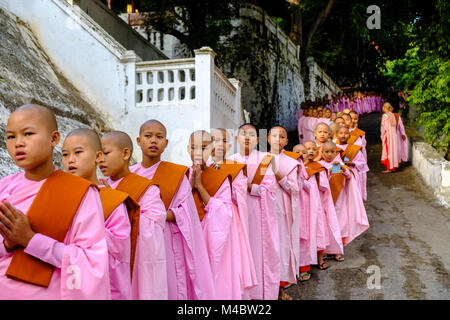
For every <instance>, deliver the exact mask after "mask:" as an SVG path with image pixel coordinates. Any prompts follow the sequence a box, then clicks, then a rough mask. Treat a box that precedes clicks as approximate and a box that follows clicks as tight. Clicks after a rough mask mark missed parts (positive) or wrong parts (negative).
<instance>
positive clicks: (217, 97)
mask: <svg viewBox="0 0 450 320" xmlns="http://www.w3.org/2000/svg"><path fill="white" fill-rule="evenodd" d="M212 87H213V96H214V105H215V106H216V107H217V108H218V109H219V110H222V111H223V112H224V113H225V114H227V115H228V116H229V117H230V118H231V119H234V117H235V113H236V109H235V105H234V104H235V95H236V88H235V87H234V85H233V84H232V83H231V82H230V81H229V80H228V78H227V77H226V76H225V75H224V74H223V73H222V71H220V70H219V68H217V67H215V68H214V82H213V86H212Z"/></svg>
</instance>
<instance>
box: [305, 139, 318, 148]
mask: <svg viewBox="0 0 450 320" xmlns="http://www.w3.org/2000/svg"><path fill="white" fill-rule="evenodd" d="M308 144H313V145H315V146H317V144H316V143H315V142H314V141H312V140H308V141H306V142H303V145H304V146H305V147H308V146H307V145H308Z"/></svg>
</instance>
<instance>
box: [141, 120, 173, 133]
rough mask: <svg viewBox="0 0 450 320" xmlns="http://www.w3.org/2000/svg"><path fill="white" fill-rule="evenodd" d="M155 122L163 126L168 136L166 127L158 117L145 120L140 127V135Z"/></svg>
mask: <svg viewBox="0 0 450 320" xmlns="http://www.w3.org/2000/svg"><path fill="white" fill-rule="evenodd" d="M154 124H156V125H159V126H160V127H161V129H162V130H163V131H164V135H165V136H167V129H166V127H165V126H164V125H163V124H162V123H161V122H160V121H158V120H156V119H150V120H147V121H145V122H144V123H143V124H142V125H141V127H140V128H139V135H141V133H142V131H143V130H144V129H145V127H146V126H149V125H154Z"/></svg>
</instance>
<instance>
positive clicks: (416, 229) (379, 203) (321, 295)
mask: <svg viewBox="0 0 450 320" xmlns="http://www.w3.org/2000/svg"><path fill="white" fill-rule="evenodd" d="M380 119H381V115H379V114H374V115H366V116H363V117H362V118H361V124H360V127H361V128H362V129H363V130H365V131H366V132H367V138H368V144H369V145H368V150H367V152H368V161H369V168H370V172H369V173H368V176H367V181H368V199H367V202H366V203H365V206H366V210H367V215H368V218H369V222H370V228H369V230H367V231H366V232H365V233H364V234H363V235H362V236H360V237H359V238H358V239H356V240H354V241H353V242H352V243H351V244H349V245H348V246H347V247H345V261H344V262H336V261H334V260H328V261H327V263H328V264H329V265H330V268H329V269H328V270H323V271H322V270H319V269H318V268H317V266H313V267H312V270H311V272H312V277H311V279H310V280H309V281H307V282H303V283H299V284H297V285H295V286H292V287H291V288H289V289H287V292H288V293H289V294H290V295H291V296H292V297H293V298H294V299H387V300H389V299H446V300H448V299H450V277H449V270H450V231H449V230H450V212H449V211H450V210H446V209H445V208H443V207H441V206H440V205H439V203H438V202H437V200H436V199H435V198H434V196H433V193H432V191H431V189H430V188H428V187H427V186H426V185H425V184H424V182H423V180H422V179H421V178H420V176H418V173H417V172H416V171H415V169H414V168H413V167H412V166H411V165H410V164H409V163H406V164H404V165H402V166H401V168H400V170H399V172H397V173H394V174H382V173H380V171H382V170H383V168H382V165H381V163H380V158H381V144H380V141H379V136H380V135H379V124H380ZM377 267H378V268H379V269H378V270H379V271H380V273H379V274H380V276H381V279H380V286H381V288H379V289H377V288H376V284H377V282H376V280H375V277H376V271H377ZM368 268H369V271H370V272H369V273H367V270H368ZM368 280H369V281H368ZM368 282H369V284H370V285H371V287H372V288H371V289H369V288H368Z"/></svg>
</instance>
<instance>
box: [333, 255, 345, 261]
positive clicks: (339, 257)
mask: <svg viewBox="0 0 450 320" xmlns="http://www.w3.org/2000/svg"><path fill="white" fill-rule="evenodd" d="M334 260H336V261H337V262H342V261H344V260H345V259H344V257H343V256H342V255H341V254H335V255H334Z"/></svg>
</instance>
